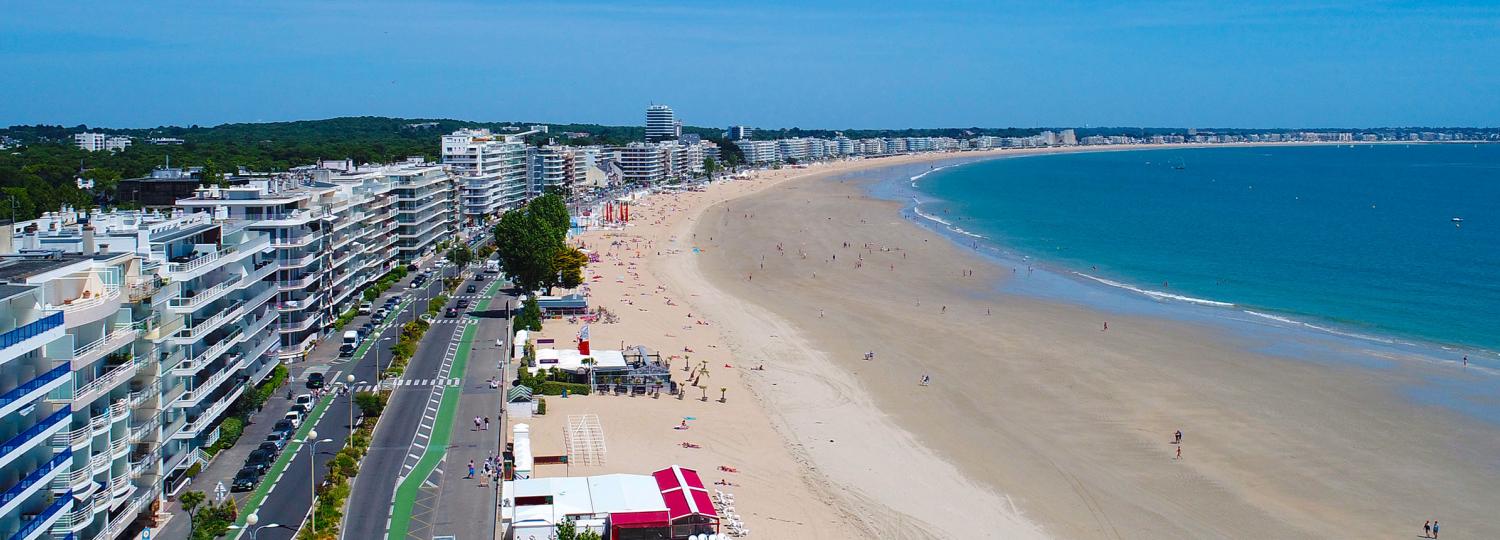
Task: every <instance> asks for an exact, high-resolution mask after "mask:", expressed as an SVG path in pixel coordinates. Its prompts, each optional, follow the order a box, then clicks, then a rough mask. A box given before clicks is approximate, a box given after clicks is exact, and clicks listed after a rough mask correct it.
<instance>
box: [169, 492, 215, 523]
mask: <svg viewBox="0 0 1500 540" xmlns="http://www.w3.org/2000/svg"><path fill="white" fill-rule="evenodd" d="M206 500H208V495H204V494H203V492H202V491H188V492H186V493H183V494H182V496H181V497H178V498H177V502H179V503H182V510H183V511H184V512H187V515H188V530H189V531H191V530H193V529H194V528H195V526H196V525H197V523H196V522H195V521H196V520H197V518H198V507H199V506H202V505H203V501H206Z"/></svg>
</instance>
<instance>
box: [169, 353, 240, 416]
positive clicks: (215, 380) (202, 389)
mask: <svg viewBox="0 0 1500 540" xmlns="http://www.w3.org/2000/svg"><path fill="white" fill-rule="evenodd" d="M243 361H244V356H241V355H236V357H235V358H230V359H228V360H225V362H224V365H223V366H221V367H220V368H219V370H218V371H215V372H214V374H213V375H210V376H209V377H208V380H205V381H203V382H201V383H200V384H198V385H197V386H194V387H193V389H192V390H188V391H187V392H184V393H183V394H182V397H181V398H178V399H177V401H176V402H174V403H171V406H173V407H180V408H184V409H185V408H191V407H196V406H198V405H199V404H201V403H202V402H203V399H204V398H207V397H208V396H209V395H210V394H212V393H213V392H214V390H217V389H218V388H219V386H220V385H222V384H224V381H227V380H229V379H231V378H233V377H235V376H236V375H238V374H239V371H240V369H241V368H243V367H245V366H244V363H243Z"/></svg>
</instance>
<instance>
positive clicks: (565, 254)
mask: <svg viewBox="0 0 1500 540" xmlns="http://www.w3.org/2000/svg"><path fill="white" fill-rule="evenodd" d="M552 258H553V261H552V265H553V266H554V267H556V268H557V278H556V279H555V280H554V281H553V283H552V284H553V285H556V286H558V287H562V288H564V289H572V288H574V287H577V286H579V285H582V284H583V266H584V265H586V264H588V262H589V257H588V255H584V254H583V252H582V251H579V250H578V249H577V248H571V247H564V248H563V249H559V250H557V253H556V254H555V255H553V257H552Z"/></svg>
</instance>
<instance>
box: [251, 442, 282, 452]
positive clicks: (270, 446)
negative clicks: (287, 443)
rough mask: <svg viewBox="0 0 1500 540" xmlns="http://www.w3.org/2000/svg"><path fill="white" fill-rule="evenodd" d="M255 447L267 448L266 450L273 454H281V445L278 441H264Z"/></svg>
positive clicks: (257, 448)
mask: <svg viewBox="0 0 1500 540" xmlns="http://www.w3.org/2000/svg"><path fill="white" fill-rule="evenodd" d="M255 449H256V450H265V451H268V452H270V453H272V454H280V453H281V445H279V444H276V443H274V442H271V441H265V442H262V443H260V446H257V447H255Z"/></svg>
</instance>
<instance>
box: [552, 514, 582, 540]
mask: <svg viewBox="0 0 1500 540" xmlns="http://www.w3.org/2000/svg"><path fill="white" fill-rule="evenodd" d="M557 540H578V526H577V525H575V524H573V519H572V518H568V519H564V520H562V523H558V524H557Z"/></svg>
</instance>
